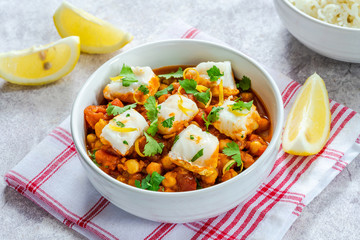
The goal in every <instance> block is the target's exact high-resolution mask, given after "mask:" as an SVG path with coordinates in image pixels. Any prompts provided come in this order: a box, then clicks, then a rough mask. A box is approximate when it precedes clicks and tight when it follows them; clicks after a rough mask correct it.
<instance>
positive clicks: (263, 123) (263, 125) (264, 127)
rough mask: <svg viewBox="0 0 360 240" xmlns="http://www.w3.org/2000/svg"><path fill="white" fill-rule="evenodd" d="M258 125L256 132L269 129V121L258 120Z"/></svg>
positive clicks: (264, 119)
mask: <svg viewBox="0 0 360 240" xmlns="http://www.w3.org/2000/svg"><path fill="white" fill-rule="evenodd" d="M258 124H259V128H258V129H257V131H265V130H267V129H269V128H270V121H269V120H267V119H266V118H260V120H259V121H258Z"/></svg>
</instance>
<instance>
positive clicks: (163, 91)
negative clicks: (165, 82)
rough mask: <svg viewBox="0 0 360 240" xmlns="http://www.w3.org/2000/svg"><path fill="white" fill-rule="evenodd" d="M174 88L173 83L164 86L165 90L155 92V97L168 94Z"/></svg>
mask: <svg viewBox="0 0 360 240" xmlns="http://www.w3.org/2000/svg"><path fill="white" fill-rule="evenodd" d="M172 90H174V86H173V85H172V84H171V85H169V86H168V87H167V88H164V89H163V90H160V91H158V92H157V93H155V97H157V98H158V97H160V96H162V95H164V94H167V93H169V92H171V91H172Z"/></svg>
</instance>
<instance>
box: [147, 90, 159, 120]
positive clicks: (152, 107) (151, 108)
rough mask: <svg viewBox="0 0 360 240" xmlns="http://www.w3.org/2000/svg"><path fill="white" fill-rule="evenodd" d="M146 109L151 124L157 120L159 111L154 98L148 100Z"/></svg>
mask: <svg viewBox="0 0 360 240" xmlns="http://www.w3.org/2000/svg"><path fill="white" fill-rule="evenodd" d="M144 107H145V109H146V111H147V112H146V115H147V117H148V119H149V120H150V121H151V122H152V121H154V120H155V119H157V115H158V113H159V111H158V108H157V107H156V100H155V97H154V96H150V97H149V98H148V99H147V101H146V103H145V104H144Z"/></svg>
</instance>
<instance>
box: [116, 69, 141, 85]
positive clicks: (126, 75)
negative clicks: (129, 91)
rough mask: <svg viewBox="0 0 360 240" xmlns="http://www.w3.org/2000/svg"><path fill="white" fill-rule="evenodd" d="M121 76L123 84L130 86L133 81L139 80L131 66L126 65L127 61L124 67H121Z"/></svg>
mask: <svg viewBox="0 0 360 240" xmlns="http://www.w3.org/2000/svg"><path fill="white" fill-rule="evenodd" d="M119 76H120V77H122V78H121V81H122V85H123V86H124V87H129V86H130V84H131V83H134V82H138V80H137V79H136V76H135V74H134V72H133V71H132V69H131V67H130V66H127V65H125V63H124V64H123V67H122V68H121V71H120V74H119Z"/></svg>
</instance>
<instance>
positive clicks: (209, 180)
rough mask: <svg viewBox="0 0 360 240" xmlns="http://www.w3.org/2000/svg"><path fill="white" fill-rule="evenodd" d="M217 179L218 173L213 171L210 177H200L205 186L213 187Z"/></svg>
mask: <svg viewBox="0 0 360 240" xmlns="http://www.w3.org/2000/svg"><path fill="white" fill-rule="evenodd" d="M217 177H218V172H217V171H214V173H213V174H211V175H210V176H201V180H202V181H203V182H204V183H206V184H209V185H214V183H215V181H216V178H217Z"/></svg>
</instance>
